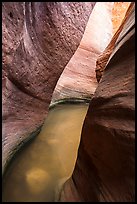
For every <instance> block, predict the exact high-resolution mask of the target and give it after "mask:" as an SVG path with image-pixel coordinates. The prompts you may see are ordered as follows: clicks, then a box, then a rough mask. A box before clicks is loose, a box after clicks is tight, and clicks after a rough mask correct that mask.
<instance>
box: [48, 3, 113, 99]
mask: <svg viewBox="0 0 137 204" xmlns="http://www.w3.org/2000/svg"><path fill="white" fill-rule="evenodd" d="M113 5H114V3H113V2H97V3H96V5H95V7H94V9H93V11H92V13H91V15H90V18H89V21H88V23H87V26H86V29H85V32H84V35H83V38H82V40H81V42H80V45H79V47H78V49H77V50H76V52H75V54H74V55H73V57H72V58H71V60H70V61H69V63H68V64H67V66H66V67H65V70H64V71H63V73H62V75H61V77H60V79H59V81H58V83H57V86H56V88H55V91H54V93H53V99H52V101H55V100H58V99H62V98H70V97H71V98H91V96H92V95H93V94H94V92H95V89H96V87H97V80H96V73H95V68H96V60H97V58H98V56H99V55H100V53H101V52H102V51H104V49H105V48H106V47H107V45H108V44H109V42H110V40H111V38H112V35H113V25H112V9H113Z"/></svg>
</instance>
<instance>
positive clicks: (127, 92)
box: [60, 6, 135, 202]
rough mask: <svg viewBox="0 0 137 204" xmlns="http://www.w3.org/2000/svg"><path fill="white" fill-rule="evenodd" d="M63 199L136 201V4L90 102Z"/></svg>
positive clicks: (62, 195)
mask: <svg viewBox="0 0 137 204" xmlns="http://www.w3.org/2000/svg"><path fill="white" fill-rule="evenodd" d="M60 201H86V202H87V201H90V202H92V201H94V202H104V201H106V202H134V201H135V6H133V7H132V10H131V12H130V14H129V16H128V18H127V20H126V23H125V24H124V26H123V29H122V31H121V33H120V35H119V37H118V39H117V43H116V45H115V47H114V50H113V52H112V54H111V56H110V60H109V63H108V64H107V66H106V69H105V70H104V73H103V76H102V79H101V81H100V83H99V85H98V87H97V89H96V91H95V94H94V96H93V98H92V100H91V103H90V106H89V109H88V112H87V115H86V118H85V121H84V125H83V129H82V136H81V142H80V146H79V151H78V159H77V162H76V166H75V169H74V172H73V175H72V177H71V179H69V180H68V181H67V182H66V183H65V185H64V187H63V189H62V193H61V197H60Z"/></svg>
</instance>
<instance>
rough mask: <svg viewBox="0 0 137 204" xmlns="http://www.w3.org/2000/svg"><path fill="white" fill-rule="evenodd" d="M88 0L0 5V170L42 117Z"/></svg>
mask: <svg viewBox="0 0 137 204" xmlns="http://www.w3.org/2000/svg"><path fill="white" fill-rule="evenodd" d="M94 5H95V3H94V2H87V3H86V2H79V3H77V2H76V3H73V2H26V3H18V2H4V3H3V4H2V19H3V20H2V44H3V47H2V48H3V59H2V61H3V70H2V71H3V72H2V74H3V75H2V77H3V78H2V108H3V110H2V111H3V130H2V132H3V135H2V145H3V146H2V148H3V158H2V159H3V160H2V165H3V169H4V167H5V165H6V162H7V159H8V158H10V157H11V155H12V154H13V151H14V150H16V146H18V145H19V144H20V143H21V142H22V141H23V140H24V139H25V138H27V137H28V135H29V134H30V133H31V132H33V131H34V130H35V129H36V128H37V127H39V125H40V124H42V122H43V121H44V119H45V117H46V114H47V112H48V107H49V104H50V101H51V96H52V93H53V90H54V88H55V85H56V83H57V80H58V78H59V76H60V74H61V73H62V71H63V69H64V67H65V66H66V64H67V63H68V61H69V60H70V58H71V57H72V55H73V54H74V52H75V50H76V49H77V47H78V45H79V43H80V40H81V38H82V35H83V33H84V29H85V27H86V24H87V21H88V19H89V16H90V14H91V11H92V9H93V7H94Z"/></svg>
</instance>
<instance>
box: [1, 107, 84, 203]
mask: <svg viewBox="0 0 137 204" xmlns="http://www.w3.org/2000/svg"><path fill="white" fill-rule="evenodd" d="M87 109H88V105H86V104H80V105H75V104H74V105H66V104H62V105H57V106H56V107H55V108H54V109H51V110H50V111H49V114H48V117H47V119H46V121H45V124H44V126H43V128H42V130H41V132H40V134H39V135H38V136H37V137H36V138H35V139H34V140H33V141H32V142H31V143H30V144H29V145H27V146H26V147H24V148H23V149H22V151H21V152H19V153H18V154H17V156H16V157H15V159H14V161H13V162H12V163H11V165H10V166H9V168H8V170H7V173H6V175H5V177H4V179H3V201H4V202H6V201H9V202H27V201H28V202H32V201H33V202H34V201H35V202H36V201H39V202H44V201H45V202H48V201H55V200H56V199H57V197H58V191H59V189H60V186H61V185H62V184H63V183H64V182H65V181H66V180H67V178H69V177H70V176H71V174H72V172H73V169H74V165H75V162H76V157H77V149H78V145H79V141H80V134H81V129H82V124H83V121H84V118H85V115H86V112H87Z"/></svg>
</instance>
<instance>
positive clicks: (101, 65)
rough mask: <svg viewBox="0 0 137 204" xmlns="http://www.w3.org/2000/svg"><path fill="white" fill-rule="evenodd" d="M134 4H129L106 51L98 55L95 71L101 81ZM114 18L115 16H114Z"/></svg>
mask: <svg viewBox="0 0 137 204" xmlns="http://www.w3.org/2000/svg"><path fill="white" fill-rule="evenodd" d="M116 5H117V4H116ZM133 6H134V3H133V2H132V3H130V4H129V7H128V10H127V12H126V14H125V17H124V18H123V21H122V23H121V25H120V26H119V28H118V30H117V31H116V32H115V34H114V36H113V38H112V40H111V41H110V43H109V44H108V46H107V47H106V49H105V50H104V52H102V53H101V54H100V56H99V57H98V59H97V61H96V70H95V71H96V78H97V81H98V82H99V81H100V79H101V77H102V74H103V71H104V69H105V67H106V65H107V62H108V60H109V57H110V55H111V53H112V51H113V49H114V47H115V44H116V43H117V39H118V36H119V34H120V33H121V31H122V29H123V26H124V24H125V23H126V19H127V18H128V16H129V13H130V12H131V10H132V7H133ZM121 15H122V14H121ZM113 19H114V17H113ZM116 22H117V21H116ZM117 24H118V22H117V23H116V25H117ZM115 29H116V26H115Z"/></svg>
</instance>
